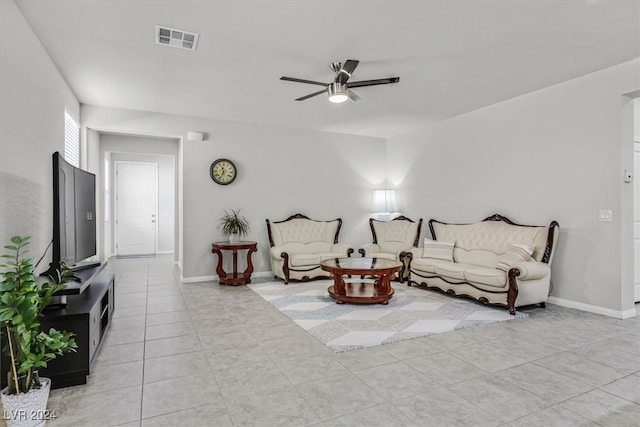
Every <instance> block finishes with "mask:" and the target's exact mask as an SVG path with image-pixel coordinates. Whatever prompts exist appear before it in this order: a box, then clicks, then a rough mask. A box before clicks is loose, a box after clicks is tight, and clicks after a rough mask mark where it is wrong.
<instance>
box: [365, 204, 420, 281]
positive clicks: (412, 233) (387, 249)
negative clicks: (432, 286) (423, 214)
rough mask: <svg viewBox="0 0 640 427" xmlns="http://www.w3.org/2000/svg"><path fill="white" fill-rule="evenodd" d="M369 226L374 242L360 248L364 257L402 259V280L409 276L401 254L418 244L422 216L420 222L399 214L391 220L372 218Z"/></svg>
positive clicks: (400, 278)
mask: <svg viewBox="0 0 640 427" xmlns="http://www.w3.org/2000/svg"><path fill="white" fill-rule="evenodd" d="M369 226H370V227H371V234H372V235H373V243H367V244H366V245H363V246H361V247H360V249H358V252H359V253H360V254H361V255H362V256H363V257H364V256H366V257H376V258H386V259H393V260H396V261H402V263H403V267H402V270H400V273H399V274H398V280H400V281H401V282H402V281H403V280H404V279H405V278H407V277H408V270H407V268H406V267H407V266H406V265H404V260H403V259H401V256H400V254H401V253H404V252H407V251H409V250H411V249H412V248H414V247H417V246H418V240H419V238H420V230H421V228H422V218H420V219H419V220H418V222H414V221H413V220H411V219H409V218H407V217H405V216H399V217H397V218H394V219H392V220H391V221H378V220H377V219H373V218H370V219H369Z"/></svg>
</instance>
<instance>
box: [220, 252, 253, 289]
mask: <svg viewBox="0 0 640 427" xmlns="http://www.w3.org/2000/svg"><path fill="white" fill-rule="evenodd" d="M240 250H246V251H247V269H246V270H245V271H244V272H243V273H239V272H238V251H240ZM257 250H258V244H257V243H256V242H251V241H240V242H228V241H227V242H215V243H212V244H211V252H213V253H214V254H216V255H218V266H217V267H216V273H217V274H218V281H219V282H220V284H221V285H234V286H237V285H243V284H247V283H251V273H253V264H252V263H251V254H252V253H253V252H256V251H257ZM223 251H231V252H232V253H233V272H229V273H227V272H226V271H224V268H223V267H222V261H223Z"/></svg>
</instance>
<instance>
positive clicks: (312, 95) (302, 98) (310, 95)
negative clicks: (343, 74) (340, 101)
mask: <svg viewBox="0 0 640 427" xmlns="http://www.w3.org/2000/svg"><path fill="white" fill-rule="evenodd" d="M321 93H327V89H322V90H319V91H317V92H313V93H310V94H309V95H305V96H302V97H300V98H297V99H296V101H304V100H305V99H309V98H312V97H314V96H316V95H320V94H321Z"/></svg>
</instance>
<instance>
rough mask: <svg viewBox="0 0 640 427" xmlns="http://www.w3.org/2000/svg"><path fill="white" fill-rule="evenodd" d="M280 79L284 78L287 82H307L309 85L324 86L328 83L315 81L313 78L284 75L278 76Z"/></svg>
mask: <svg viewBox="0 0 640 427" xmlns="http://www.w3.org/2000/svg"><path fill="white" fill-rule="evenodd" d="M280 80H285V81H288V82H296V83H307V84H310V85H319V86H325V87H326V86H327V85H328V83H322V82H316V81H313V80H305V79H297V78H295V77H286V76H282V77H280Z"/></svg>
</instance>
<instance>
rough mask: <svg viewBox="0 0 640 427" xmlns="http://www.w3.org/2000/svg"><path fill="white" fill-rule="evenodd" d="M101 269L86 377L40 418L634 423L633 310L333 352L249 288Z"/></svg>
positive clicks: (639, 362)
mask: <svg viewBox="0 0 640 427" xmlns="http://www.w3.org/2000/svg"><path fill="white" fill-rule="evenodd" d="M107 268H108V269H110V270H111V271H113V272H115V273H116V311H115V316H114V319H113V323H112V326H111V328H110V330H109V332H108V335H107V337H106V338H105V342H104V344H103V346H102V348H101V351H100V354H99V355H98V358H97V360H96V363H95V365H94V367H93V369H92V373H91V375H90V377H89V379H88V383H87V384H86V385H82V386H76V387H69V388H65V389H59V390H54V391H52V393H51V397H50V401H49V409H50V410H52V411H54V412H55V415H56V416H57V418H56V419H55V420H52V421H48V422H47V425H49V426H52V427H57V426H114V425H122V426H143V427H148V426H178V425H179V426H181V427H187V426H327V427H328V426H384V427H388V426H448V425H449V426H467V425H468V426H527V427H529V426H545V427H548V426H615V427H618V426H638V425H639V423H640V317H635V318H632V319H627V320H624V321H623V320H617V319H613V318H609V317H604V316H599V315H595V314H590V313H585V312H581V311H577V310H572V309H567V308H563V307H558V306H554V305H551V304H549V305H547V308H546V309H539V308H532V309H529V310H527V312H528V313H529V314H530V317H529V318H528V319H522V320H513V321H509V322H502V323H495V324H492V325H488V326H485V327H481V328H472V329H466V330H461V331H456V332H451V333H447V334H440V335H435V336H430V337H425V338H420V339H415V340H411V341H404V342H400V343H395V344H388V345H384V346H378V347H372V348H369V349H364V350H356V351H351V352H345V353H333V352H332V351H331V350H329V349H328V348H327V347H325V346H324V345H323V344H321V343H320V342H318V341H317V340H316V339H314V338H313V337H311V336H310V335H308V334H307V333H306V332H304V331H303V330H302V329H301V328H299V327H298V326H296V325H295V324H294V323H293V322H291V321H290V320H288V319H287V318H286V317H285V316H283V315H282V314H281V313H279V312H278V311H277V310H276V309H275V308H273V307H272V306H271V305H269V304H268V303H266V302H265V301H264V300H263V299H262V298H261V297H259V296H258V295H256V294H254V293H253V292H252V291H251V290H249V289H247V287H245V286H239V287H227V286H220V285H218V284H217V283H215V282H214V283H197V284H180V283H178V282H177V281H176V280H175V279H174V272H173V268H172V266H171V264H170V262H169V259H168V258H167V257H156V258H141V259H129V260H120V259H113V260H111V261H109V264H108V267H107ZM397 286H400V285H397ZM425 292H427V291H425Z"/></svg>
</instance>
